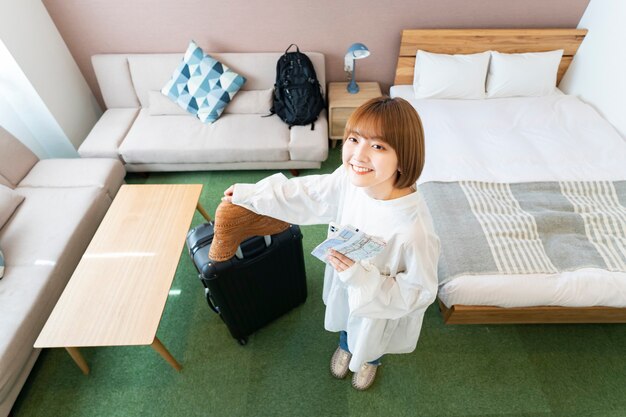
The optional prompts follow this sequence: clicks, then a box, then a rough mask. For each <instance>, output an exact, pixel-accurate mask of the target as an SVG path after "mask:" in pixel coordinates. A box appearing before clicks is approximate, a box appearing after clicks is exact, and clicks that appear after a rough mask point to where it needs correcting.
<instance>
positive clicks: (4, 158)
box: [0, 126, 39, 188]
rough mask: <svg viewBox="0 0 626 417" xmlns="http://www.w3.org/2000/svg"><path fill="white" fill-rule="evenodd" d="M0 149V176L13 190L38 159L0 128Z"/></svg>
mask: <svg viewBox="0 0 626 417" xmlns="http://www.w3.org/2000/svg"><path fill="white" fill-rule="evenodd" d="M0 149H2V152H0V175H2V177H3V178H4V179H5V180H6V181H8V183H9V184H8V185H10V186H11V188H15V187H17V184H19V182H20V181H21V180H22V178H24V176H25V175H26V174H27V173H28V171H30V169H31V168H32V167H33V165H35V164H36V163H37V161H38V160H39V158H37V155H35V154H34V153H33V152H32V151H31V150H30V149H28V148H27V147H26V145H24V144H22V142H20V141H19V140H17V139H16V138H15V136H13V135H12V134H11V133H9V132H8V131H6V130H5V129H4V128H3V127H1V126H0ZM4 182H5V181H3V183H4Z"/></svg>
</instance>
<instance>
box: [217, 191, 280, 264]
mask: <svg viewBox="0 0 626 417" xmlns="http://www.w3.org/2000/svg"><path fill="white" fill-rule="evenodd" d="M288 228H289V223H286V222H284V221H281V220H277V219H274V218H273V217H268V216H262V215H260V214H256V213H254V212H252V211H250V210H248V209H247V208H244V207H241V206H238V205H236V204H232V203H229V202H227V201H222V202H221V203H220V205H219V206H218V207H217V210H216V211H215V225H214V236H213V242H212V243H211V250H210V251H209V259H210V260H212V261H217V262H221V261H226V260H228V259H230V258H232V257H233V256H234V255H235V252H237V247H239V245H240V244H241V242H243V241H244V240H246V239H247V238H249V237H252V236H266V235H274V234H276V233H280V232H282V231H285V230H287V229H288Z"/></svg>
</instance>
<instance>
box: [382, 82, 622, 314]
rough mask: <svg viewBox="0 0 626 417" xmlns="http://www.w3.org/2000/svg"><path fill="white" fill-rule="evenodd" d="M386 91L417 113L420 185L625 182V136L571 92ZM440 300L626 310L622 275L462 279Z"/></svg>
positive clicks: (593, 272)
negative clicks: (435, 96) (450, 94)
mask: <svg viewBox="0 0 626 417" xmlns="http://www.w3.org/2000/svg"><path fill="white" fill-rule="evenodd" d="M390 94H391V96H392V97H402V98H404V99H406V100H408V101H409V102H410V103H411V104H412V105H413V106H414V107H415V108H416V109H417V111H418V113H419V114H420V117H421V118H422V123H423V125H424V132H425V137H426V165H425V167H424V171H423V173H422V175H421V177H420V179H419V181H418V183H424V182H429V181H459V180H477V181H493V182H531V181H559V180H587V181H591V180H625V179H626V140H625V139H624V138H622V137H621V136H620V135H619V133H618V132H617V131H616V130H615V129H614V128H613V126H611V125H610V124H609V123H608V122H607V121H606V120H605V119H603V118H602V117H601V116H600V115H599V114H598V113H597V112H596V111H595V110H594V109H593V108H592V107H591V106H589V105H587V104H585V103H583V102H582V101H581V100H579V99H578V98H576V97H574V96H568V95H564V94H556V95H553V96H545V97H516V98H503V99H488V100H429V99H415V98H414V94H413V88H412V86H408V85H401V86H393V87H391V92H390ZM439 297H440V299H441V300H442V301H443V302H444V304H446V305H447V306H451V305H454V304H465V305H496V306H501V307H524V306H539V305H559V306H568V307H580V306H611V307H626V273H620V272H609V271H605V270H600V269H590V268H587V269H580V270H577V271H573V272H563V273H559V274H552V275H546V274H533V275H472V276H460V277H457V278H455V279H453V280H452V281H450V282H449V283H447V284H445V285H443V286H441V287H440V289H439Z"/></svg>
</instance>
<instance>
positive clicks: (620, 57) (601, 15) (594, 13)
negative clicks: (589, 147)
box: [559, 0, 626, 139]
mask: <svg viewBox="0 0 626 417" xmlns="http://www.w3.org/2000/svg"><path fill="white" fill-rule="evenodd" d="M578 27H579V28H580V29H587V30H589V32H588V33H587V36H586V37H585V40H584V41H583V43H582V44H581V46H580V48H579V49H578V52H577V53H576V55H575V56H574V60H573V61H572V64H571V65H570V67H569V69H568V70H567V72H566V73H565V75H564V76H563V79H562V80H561V83H560V84H559V88H560V89H561V90H563V91H564V92H566V93H567V94H575V95H577V96H579V97H580V98H581V99H582V100H584V101H585V102H587V103H589V104H591V105H592V106H594V107H595V108H596V109H597V110H598V112H600V114H602V115H603V116H604V117H605V118H606V119H607V120H608V121H609V122H611V123H612V124H613V126H615V128H616V129H617V130H618V131H619V132H620V133H621V135H622V137H624V138H626V53H624V45H626V1H624V0H591V1H590V2H589V5H588V6H587V10H586V11H585V13H584V14H583V17H582V18H581V20H580V23H579V24H578ZM598 139H601V138H598Z"/></svg>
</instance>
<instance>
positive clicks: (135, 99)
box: [78, 52, 328, 171]
mask: <svg viewBox="0 0 626 417" xmlns="http://www.w3.org/2000/svg"><path fill="white" fill-rule="evenodd" d="M210 55H211V56H213V57H214V58H216V59H217V60H219V61H220V62H222V63H224V64H226V65H227V66H229V67H230V68H231V69H233V70H234V71H236V72H237V73H239V74H241V75H243V76H245V77H246V78H247V81H246V83H245V84H244V85H243V87H242V90H243V91H250V90H257V91H260V90H266V89H270V88H273V86H274V82H275V76H276V62H277V61H278V58H279V57H280V56H281V53H211V54H210ZM307 55H308V56H309V57H310V58H311V61H312V62H313V65H314V67H315V71H316V73H317V77H318V80H319V82H320V84H321V85H322V89H324V86H325V83H326V80H325V68H324V55H322V54H320V53H314V52H307ZM182 56H183V55H182V54H103V55H95V56H93V57H92V63H93V67H94V70H95V72H96V77H97V79H98V84H99V86H100V90H101V92H102V96H103V98H104V102H105V104H106V108H107V110H106V111H105V113H104V114H103V115H102V117H101V118H100V120H99V121H98V123H97V124H96V125H95V126H94V128H93V130H92V131H91V133H90V134H89V135H88V137H87V138H86V139H85V141H84V142H83V143H82V145H81V146H80V148H79V150H78V152H79V153H80V155H81V156H83V157H105V158H119V159H120V160H121V161H122V162H124V163H125V165H126V170H127V171H193V170H234V169H298V168H319V167H320V165H321V162H322V161H324V160H326V158H327V156H328V122H327V117H326V112H325V111H322V113H321V114H320V117H319V118H318V120H317V121H316V122H315V129H314V130H311V126H310V125H307V126H294V127H292V128H291V129H289V128H288V126H287V125H286V124H285V123H283V122H282V121H281V120H280V119H279V118H278V116H276V115H274V116H272V117H262V114H259V113H255V114H222V116H221V117H220V118H219V119H218V120H217V121H216V122H215V123H213V124H204V123H202V122H201V121H199V120H198V119H197V118H195V117H194V116H191V115H151V100H150V96H151V94H154V93H153V92H158V91H159V90H160V89H161V88H162V87H163V86H164V85H165V83H166V82H167V80H168V79H169V78H170V76H171V74H172V72H173V71H174V69H175V68H176V67H177V66H178V64H179V63H180V61H181V59H182ZM151 92H152V93H151ZM235 99H237V96H235ZM153 100H154V98H153ZM269 107H270V106H269V105H268V106H267V109H266V110H267V111H266V113H268V112H269ZM152 108H154V102H153V103H152ZM226 111H228V107H227V108H226ZM226 111H225V113H226ZM153 113H154V112H153Z"/></svg>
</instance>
